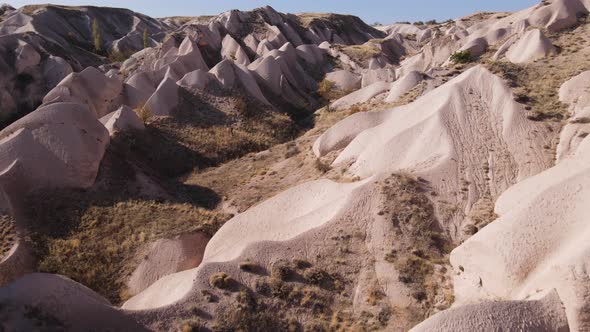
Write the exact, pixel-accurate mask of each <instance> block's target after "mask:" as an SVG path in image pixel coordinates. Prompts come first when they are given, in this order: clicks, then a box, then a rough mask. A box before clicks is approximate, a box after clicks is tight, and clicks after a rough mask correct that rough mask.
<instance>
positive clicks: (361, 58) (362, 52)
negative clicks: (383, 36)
mask: <svg viewBox="0 0 590 332" xmlns="http://www.w3.org/2000/svg"><path fill="white" fill-rule="evenodd" d="M337 49H338V50H339V51H340V52H342V53H344V54H346V55H348V56H349V57H350V58H351V59H352V60H353V61H355V62H357V63H359V64H363V65H365V66H366V65H368V63H369V60H370V59H371V58H375V57H378V56H379V55H380V54H381V50H380V49H379V48H377V47H376V46H373V45H370V44H369V45H350V46H338V47H337Z"/></svg>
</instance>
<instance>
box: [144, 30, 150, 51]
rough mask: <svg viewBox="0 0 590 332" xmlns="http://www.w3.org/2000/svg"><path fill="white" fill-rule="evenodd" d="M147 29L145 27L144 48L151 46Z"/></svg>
mask: <svg viewBox="0 0 590 332" xmlns="http://www.w3.org/2000/svg"><path fill="white" fill-rule="evenodd" d="M149 38H150V37H149V35H148V31H147V29H143V48H148V47H149V46H150V39H149Z"/></svg>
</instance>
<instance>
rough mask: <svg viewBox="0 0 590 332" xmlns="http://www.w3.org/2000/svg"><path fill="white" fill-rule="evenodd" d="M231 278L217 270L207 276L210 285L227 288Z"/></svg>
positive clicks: (231, 280)
mask: <svg viewBox="0 0 590 332" xmlns="http://www.w3.org/2000/svg"><path fill="white" fill-rule="evenodd" d="M232 282H233V279H232V278H231V277H230V276H228V275H227V273H225V272H218V273H215V274H212V275H211V276H210V277H209V284H210V285H211V287H215V288H220V289H228V288H229V287H230V286H231V285H232Z"/></svg>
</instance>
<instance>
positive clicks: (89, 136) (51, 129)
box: [0, 103, 109, 198]
mask: <svg viewBox="0 0 590 332" xmlns="http://www.w3.org/2000/svg"><path fill="white" fill-rule="evenodd" d="M108 143H109V135H108V131H107V130H106V129H105V128H104V126H103V125H102V124H101V123H100V122H99V121H98V120H97V118H96V115H95V113H94V112H92V111H90V110H89V109H88V107H86V106H83V105H80V104H73V103H54V104H51V105H48V106H44V107H41V108H39V109H38V110H37V111H35V112H33V113H31V114H29V115H27V116H25V117H24V118H22V119H20V120H19V121H17V122H15V123H13V124H12V125H10V126H8V127H7V128H5V129H4V130H2V132H0V156H2V158H1V160H0V169H3V170H4V169H7V167H8V166H10V165H11V164H12V163H14V162H15V161H17V162H18V163H19V164H20V167H21V170H22V173H21V172H19V174H18V179H20V186H19V187H18V190H19V191H20V193H14V195H17V196H18V195H19V194H24V193H25V192H27V191H29V190H33V189H36V188H43V187H78V188H85V187H89V186H91V185H92V184H93V183H94V180H95V178H96V174H97V172H98V166H99V164H100V161H101V160H102V156H103V154H104V151H105V148H106V146H107V145H108ZM7 194H8V195H12V194H13V193H8V192H7ZM20 197H21V198H22V196H20Z"/></svg>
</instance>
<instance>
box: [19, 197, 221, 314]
mask: <svg viewBox="0 0 590 332" xmlns="http://www.w3.org/2000/svg"><path fill="white" fill-rule="evenodd" d="M93 196H94V195H88V194H86V193H84V192H76V191H58V192H50V193H42V194H37V195H35V196H33V197H31V199H32V200H33V201H35V202H36V204H32V208H31V209H30V211H29V218H30V220H31V223H32V225H34V228H33V229H32V238H33V239H34V243H35V251H36V254H37V257H38V258H39V270H40V271H43V272H49V273H57V274H62V275H66V276H69V277H70V278H72V279H74V280H76V281H78V282H80V283H82V284H84V285H86V286H88V287H90V288H92V289H94V290H95V291H97V292H99V293H101V294H102V295H104V296H106V297H107V298H109V299H110V300H111V301H113V302H114V303H119V302H121V300H124V299H123V298H122V297H123V293H122V290H123V289H124V280H122V279H123V278H124V277H125V276H127V275H128V273H130V272H131V271H132V268H133V264H134V258H135V255H136V252H137V250H138V249H139V248H140V247H141V246H143V245H145V244H146V243H149V242H150V241H153V240H155V239H161V238H168V237H173V236H176V235H180V234H186V233H192V232H205V233H207V234H209V235H213V234H214V233H215V231H216V230H217V229H218V228H219V226H220V225H221V224H222V223H223V221H224V220H225V218H224V217H223V216H221V215H219V214H216V213H213V212H210V211H208V210H205V209H203V208H199V207H196V206H193V205H190V204H184V203H172V202H156V201H142V200H130V201H123V202H109V201H108V199H103V200H100V199H97V197H93Z"/></svg>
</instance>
